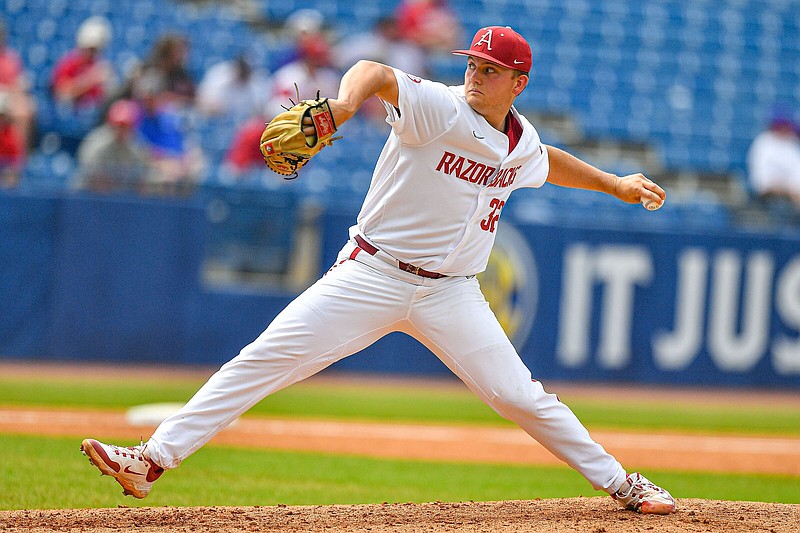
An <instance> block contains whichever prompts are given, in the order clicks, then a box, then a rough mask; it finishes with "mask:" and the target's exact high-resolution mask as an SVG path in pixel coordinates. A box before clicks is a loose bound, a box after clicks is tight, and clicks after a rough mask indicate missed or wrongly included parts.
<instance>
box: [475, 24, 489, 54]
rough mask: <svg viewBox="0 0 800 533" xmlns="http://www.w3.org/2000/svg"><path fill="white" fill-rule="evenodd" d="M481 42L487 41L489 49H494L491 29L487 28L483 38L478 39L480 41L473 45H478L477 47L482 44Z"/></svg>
mask: <svg viewBox="0 0 800 533" xmlns="http://www.w3.org/2000/svg"><path fill="white" fill-rule="evenodd" d="M481 43H486V49H487V50H491V49H492V30H491V29H487V30H486V33H484V34H483V35H482V36H481V38H480V39H478V42H476V43H475V44H473V45H472V46H476V47H477V46H480V45H481Z"/></svg>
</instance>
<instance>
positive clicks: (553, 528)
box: [0, 498, 800, 533]
mask: <svg viewBox="0 0 800 533" xmlns="http://www.w3.org/2000/svg"><path fill="white" fill-rule="evenodd" d="M678 506H679V510H678V512H676V513H675V514H673V515H670V516H647V515H638V514H636V513H632V512H630V511H625V510H623V509H621V508H620V507H618V506H617V505H616V504H615V503H614V502H613V501H612V500H611V499H610V498H570V499H552V500H534V501H505V502H465V503H444V502H434V503H422V504H413V503H394V504H378V505H320V506H284V505H279V506H275V507H159V508H154V507H141V508H127V507H122V508H118V509H56V510H32V511H3V512H0V530H2V531H4V532H13V531H26V532H29V531H73V532H74V531H139V532H179V531H180V532H183V531H220V532H224V531H304V532H305V531H308V532H316V531H325V532H337V531H342V532H344V531H348V532H352V531H370V532H383V531H392V532H426V533H430V532H434V533H436V532H456V531H458V532H462V531H481V532H501V531H502V532H521V531H529V532H538V533H551V532H567V531H573V532H582V533H583V532H586V533H603V532H609V533H610V532H614V533H627V532H648V533H649V532H653V531H658V532H665V533H673V532H674V533H678V532H680V533H685V532H692V531H698V532H699V531H703V532H709V531H710V532H712V533H717V532H719V533H722V532H725V533H729V532H731V531H750V532H767V533H783V532H790V531H791V532H796V531H797V524H800V505H787V504H768V503H755V502H726V501H710V500H695V499H683V500H679V501H678Z"/></svg>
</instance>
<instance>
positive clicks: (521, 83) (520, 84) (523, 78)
mask: <svg viewBox="0 0 800 533" xmlns="http://www.w3.org/2000/svg"><path fill="white" fill-rule="evenodd" d="M529 79H530V78H529V77H528V75H527V74H520V75H518V76H517V79H516V80H515V82H514V89H513V92H514V96H519V94H520V93H521V92H522V91H524V90H525V87H527V86H528V80H529Z"/></svg>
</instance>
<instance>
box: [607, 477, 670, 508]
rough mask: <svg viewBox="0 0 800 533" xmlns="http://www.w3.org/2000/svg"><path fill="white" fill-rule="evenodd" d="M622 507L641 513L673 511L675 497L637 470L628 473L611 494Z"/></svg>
mask: <svg viewBox="0 0 800 533" xmlns="http://www.w3.org/2000/svg"><path fill="white" fill-rule="evenodd" d="M611 497H612V498H614V499H615V500H617V501H618V502H619V503H620V504H621V505H622V506H623V507H625V508H626V509H630V510H631V511H636V512H637V513H642V514H670V513H674V512H675V499H674V498H673V497H672V496H671V495H670V493H669V492H667V491H665V490H664V489H662V488H661V487H659V486H658V485H656V484H655V483H653V482H651V481H650V480H648V479H647V478H646V477H644V476H643V475H641V474H640V473H639V472H634V473H633V474H629V475H628V477H627V478H625V482H624V483H623V484H622V486H621V487H620V488H619V490H618V491H617V492H615V493H614V494H612V495H611Z"/></svg>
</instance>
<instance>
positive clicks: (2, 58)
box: [0, 21, 36, 151]
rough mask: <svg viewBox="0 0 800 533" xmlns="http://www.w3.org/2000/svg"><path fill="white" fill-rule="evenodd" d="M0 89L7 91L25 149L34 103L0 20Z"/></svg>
mask: <svg viewBox="0 0 800 533" xmlns="http://www.w3.org/2000/svg"><path fill="white" fill-rule="evenodd" d="M0 90H2V91H4V92H7V93H8V96H9V99H10V104H9V108H10V114H11V119H12V120H13V122H14V125H15V126H16V128H17V131H18V132H19V135H20V138H21V140H22V148H23V150H24V151H27V148H28V146H29V144H30V142H31V132H32V131H33V121H34V119H35V117H36V105H35V104H34V100H33V97H32V96H31V95H30V93H29V86H28V81H27V79H26V78H25V75H24V73H23V67H22V61H21V60H20V58H19V54H17V52H16V50H12V49H11V48H9V47H8V46H6V28H5V25H4V24H3V22H2V21H0Z"/></svg>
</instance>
